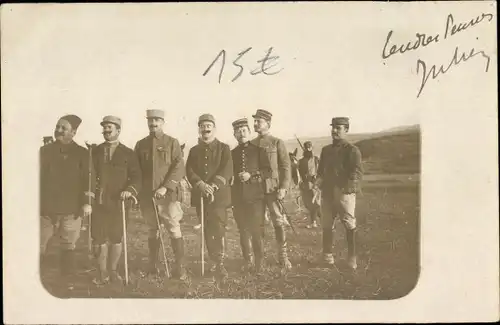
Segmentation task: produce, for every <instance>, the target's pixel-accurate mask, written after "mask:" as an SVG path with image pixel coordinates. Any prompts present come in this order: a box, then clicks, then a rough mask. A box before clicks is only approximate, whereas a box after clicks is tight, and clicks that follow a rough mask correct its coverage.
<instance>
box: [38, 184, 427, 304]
mask: <svg viewBox="0 0 500 325" xmlns="http://www.w3.org/2000/svg"><path fill="white" fill-rule="evenodd" d="M398 184H399V186H391V183H390V182H387V177H386V180H385V181H382V182H380V183H379V184H378V185H377V180H376V179H373V180H372V181H371V183H370V186H367V187H366V188H365V190H364V192H363V195H362V196H359V197H358V201H357V204H358V205H357V216H358V224H359V227H358V229H359V230H358V252H359V261H358V270H357V272H355V273H352V272H350V271H348V270H347V269H346V268H345V267H344V263H343V262H344V260H345V257H346V243H345V237H344V229H343V227H342V226H341V224H340V223H336V225H337V228H336V230H335V248H334V252H335V255H336V262H337V264H336V266H335V267H333V268H328V267H326V266H325V265H322V264H321V263H319V262H318V260H319V258H320V256H321V255H320V254H321V231H320V230H319V228H318V229H311V230H310V229H306V228H305V226H306V225H307V219H306V214H305V212H301V211H297V207H296V206H295V204H294V203H293V202H294V200H293V198H294V196H295V195H297V193H296V192H293V193H292V194H291V195H290V196H289V198H288V202H287V209H288V211H289V212H290V213H292V212H293V213H294V214H293V216H292V219H293V220H294V225H295V227H296V230H297V232H298V233H297V235H294V234H293V233H292V232H291V231H289V232H288V239H289V250H290V253H289V255H290V259H291V262H292V263H293V265H294V268H293V269H292V270H291V271H290V272H288V273H287V274H282V273H281V271H280V269H279V268H278V267H277V261H276V250H275V247H276V245H275V241H274V234H273V231H272V226H268V227H267V229H266V236H265V239H264V241H265V250H266V268H265V270H264V272H263V274H262V275H261V276H259V277H255V276H253V275H248V274H242V273H241V272H240V268H241V266H242V259H241V251H240V246H239V236H238V231H237V228H236V225H235V222H234V219H233V218H232V216H230V218H229V230H228V232H227V238H226V241H227V244H226V245H227V255H228V256H227V269H228V271H229V275H230V276H229V278H228V279H227V280H226V281H225V282H221V281H219V280H217V279H214V278H213V277H212V276H210V275H206V276H205V277H203V278H202V277H201V276H200V269H201V268H200V263H199V256H200V234H199V232H198V231H195V230H193V227H192V226H193V225H194V224H196V217H195V215H194V211H193V209H187V211H186V215H185V218H184V222H183V225H182V228H183V232H184V236H185V244H186V255H187V260H188V265H187V267H188V270H189V273H190V279H189V281H187V282H186V283H182V282H180V281H177V280H169V279H163V280H161V279H150V278H147V277H146V278H143V277H141V275H140V274H141V270H143V269H145V267H146V266H147V228H146V225H145V224H144V222H143V220H142V219H140V218H131V220H130V231H129V233H128V237H129V243H128V247H129V268H130V271H129V272H130V274H131V284H130V285H129V286H128V287H125V286H122V285H119V284H116V285H107V286H104V287H96V286H95V285H93V284H92V283H91V279H92V276H94V275H95V274H94V272H93V271H91V272H84V270H86V269H89V268H91V264H90V262H89V260H88V257H87V251H86V247H85V239H86V233H82V237H81V239H80V241H79V243H78V248H77V253H78V261H79V269H80V270H82V272H81V273H80V274H79V276H78V279H77V282H76V283H75V287H74V289H73V290H72V291H71V292H70V293H69V295H68V293H67V292H64V291H62V288H61V286H60V284H59V283H58V281H57V269H56V267H57V263H56V261H57V245H56V243H53V245H51V246H50V247H49V258H50V259H52V263H51V262H49V266H47V267H44V268H43V269H42V270H41V278H42V282H43V284H44V286H45V287H46V289H47V290H48V291H49V292H51V293H52V294H53V295H55V296H64V297H67V296H69V297H102V298H105V297H110V298H111V297H112V298H125V297H127V298H141V297H142V298H235V299H304V298H309V299H395V298H399V297H402V296H404V295H406V294H408V293H409V292H410V291H411V290H412V288H413V287H414V286H415V284H416V281H417V279H418V273H419V215H420V207H419V204H420V203H419V201H420V200H419V182H418V181H413V182H403V181H399V183H398ZM168 256H169V258H170V259H171V258H172V257H173V254H172V251H171V249H170V248H168ZM170 262H172V261H170Z"/></svg>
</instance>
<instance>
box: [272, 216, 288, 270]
mask: <svg viewBox="0 0 500 325" xmlns="http://www.w3.org/2000/svg"><path fill="white" fill-rule="evenodd" d="M274 233H275V234H276V242H277V244H278V260H279V262H280V265H281V266H282V267H283V268H284V269H290V268H292V263H290V260H289V259H288V246H287V241H286V231H285V227H284V226H282V225H281V226H275V227H274Z"/></svg>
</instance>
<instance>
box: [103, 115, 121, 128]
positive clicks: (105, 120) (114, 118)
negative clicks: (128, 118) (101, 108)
mask: <svg viewBox="0 0 500 325" xmlns="http://www.w3.org/2000/svg"><path fill="white" fill-rule="evenodd" d="M106 123H113V124H114V125H116V126H118V127H119V128H121V127H122V120H121V119H120V118H119V117H117V116H113V115H108V116H104V117H103V118H102V122H101V125H102V126H104V124H106Z"/></svg>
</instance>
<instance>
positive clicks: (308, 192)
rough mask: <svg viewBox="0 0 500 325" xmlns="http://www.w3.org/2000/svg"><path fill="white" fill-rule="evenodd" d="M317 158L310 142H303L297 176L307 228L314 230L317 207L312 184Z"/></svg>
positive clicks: (315, 173) (316, 167)
mask: <svg viewBox="0 0 500 325" xmlns="http://www.w3.org/2000/svg"><path fill="white" fill-rule="evenodd" d="M318 165H319V158H318V157H317V156H315V155H313V145H312V142H311V141H306V142H304V156H303V157H302V158H301V159H300V160H299V174H300V178H301V180H302V182H301V183H300V184H299V188H300V195H301V197H302V201H303V202H304V205H305V206H306V208H307V210H308V211H309V215H310V218H311V223H310V224H309V225H307V228H309V229H310V228H316V227H317V226H318V224H317V222H316V219H317V217H318V211H319V205H318V204H317V202H313V199H315V194H316V192H317V191H316V190H315V189H314V182H315V181H316V175H317V172H318Z"/></svg>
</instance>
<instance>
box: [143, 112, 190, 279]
mask: <svg viewBox="0 0 500 325" xmlns="http://www.w3.org/2000/svg"><path fill="white" fill-rule="evenodd" d="M164 116H165V113H164V111H162V110H147V112H146V117H147V120H148V127H149V135H148V136H147V137H145V138H143V139H142V140H140V141H138V142H137V144H136V146H135V152H136V154H137V157H138V158H139V165H140V168H141V171H142V188H141V192H140V193H139V204H140V206H141V212H142V215H143V217H144V218H145V219H146V220H147V223H148V226H149V229H150V231H149V239H148V245H149V262H150V265H149V273H150V274H158V254H159V250H160V243H161V242H160V237H159V236H161V233H160V231H161V230H160V229H158V225H157V220H156V213H155V207H154V206H153V201H152V199H153V196H154V197H155V199H156V203H157V209H158V215H159V219H160V223H162V224H164V225H165V226H166V229H167V231H168V232H169V234H170V238H171V244H172V249H173V251H174V255H175V260H176V264H175V266H176V268H175V270H174V276H177V277H178V278H179V279H181V280H185V279H186V278H187V275H186V271H185V268H184V240H183V238H182V233H181V227H180V221H181V219H182V217H183V210H182V206H181V203H180V200H181V195H182V192H181V189H180V186H181V184H180V182H181V180H182V178H183V177H184V175H185V170H184V160H183V158H182V150H181V146H180V144H179V141H178V140H177V139H175V138H173V137H171V136H169V135H167V134H165V133H164V132H163V125H164V124H165V121H164ZM164 262H165V263H166V261H164Z"/></svg>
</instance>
